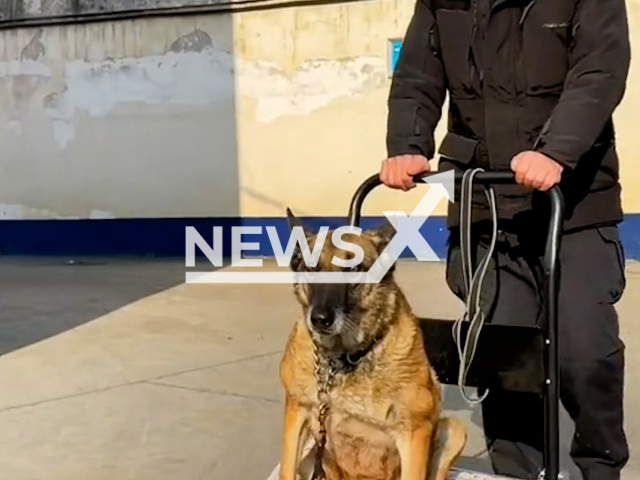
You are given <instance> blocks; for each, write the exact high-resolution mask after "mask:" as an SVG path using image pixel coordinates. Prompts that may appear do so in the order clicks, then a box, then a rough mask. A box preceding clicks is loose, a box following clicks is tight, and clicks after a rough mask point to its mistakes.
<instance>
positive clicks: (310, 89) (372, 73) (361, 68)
mask: <svg viewBox="0 0 640 480" xmlns="http://www.w3.org/2000/svg"><path fill="white" fill-rule="evenodd" d="M239 65H240V66H241V69H240V74H241V75H240V79H241V91H242V94H243V95H248V96H253V97H255V98H256V99H257V101H258V110H257V113H256V115H257V119H258V121H260V122H264V123H270V122H273V121H274V120H276V119H278V118H279V117H281V116H283V115H305V114H308V113H311V112H313V111H314V110H317V109H319V108H322V107H324V106H326V105H328V104H329V102H331V101H333V100H335V99H337V98H340V97H354V96H359V95H364V94H367V93H370V92H371V91H372V90H375V89H378V88H383V87H384V86H385V84H386V82H387V76H386V73H387V71H386V63H385V61H384V59H382V58H379V57H358V58H354V59H348V60H316V61H309V62H306V63H304V64H303V65H302V66H301V67H300V68H299V69H298V70H296V71H295V72H294V74H293V75H292V76H291V77H287V75H286V74H285V73H283V71H282V70H280V69H279V68H278V67H277V66H276V65H274V64H272V63H268V62H240V63H239Z"/></svg>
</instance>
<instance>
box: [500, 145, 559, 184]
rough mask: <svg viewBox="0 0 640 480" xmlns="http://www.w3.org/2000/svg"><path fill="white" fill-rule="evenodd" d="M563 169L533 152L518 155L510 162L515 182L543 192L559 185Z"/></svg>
mask: <svg viewBox="0 0 640 480" xmlns="http://www.w3.org/2000/svg"><path fill="white" fill-rule="evenodd" d="M563 168H564V167H563V166H562V165H560V164H559V163H558V162H556V161H555V160H553V159H551V158H549V157H547V156H546V155H543V154H542V153H539V152H533V151H526V152H522V153H519V154H518V155H516V156H515V157H513V160H511V170H513V171H514V172H515V174H516V182H517V183H518V184H519V185H522V186H524V187H527V188H534V189H537V190H542V191H543V192H545V191H547V190H549V189H550V188H551V187H553V186H555V185H557V184H558V183H560V179H561V177H562V170H563Z"/></svg>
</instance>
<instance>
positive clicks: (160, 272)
mask: <svg viewBox="0 0 640 480" xmlns="http://www.w3.org/2000/svg"><path fill="white" fill-rule="evenodd" d="M266 263H267V264H270V262H266ZM184 271H185V268H184V262H183V261H181V260H176V261H173V260H157V259H146V260H140V259H138V260H114V259H102V260H100V259H98V260H95V259H92V260H91V261H88V262H80V263H78V262H76V263H74V264H69V263H67V262H66V261H63V260H61V259H39V260H33V259H8V258H3V259H2V260H0V287H1V288H2V294H1V295H0V349H1V350H0V351H1V352H2V353H3V355H2V356H0V480H5V479H6V480H45V479H46V480H103V479H104V480H147V479H149V480H151V479H153V480H175V479H179V480H230V479H232V480H264V479H265V478H267V476H268V475H269V474H270V472H271V471H272V470H273V468H274V466H275V465H276V464H277V462H278V456H279V451H280V445H279V442H280V433H281V418H282V391H281V387H280V384H279V380H278V376H277V370H278V363H279V361H280V354H281V352H282V349H283V346H284V342H285V341H286V337H287V335H288V333H289V329H290V328H291V325H292V323H293V321H294V319H295V318H296V316H297V315H298V313H299V308H298V306H297V304H296V302H295V299H294V297H293V295H292V292H291V286H290V285H204V284H203V285H195V284H189V285H187V284H184V283H182V282H183V279H184ZM397 278H398V281H399V283H400V284H401V286H402V287H403V288H404V289H405V292H406V293H407V295H408V297H409V299H410V301H411V303H412V304H413V305H414V308H415V310H416V312H417V313H418V314H419V315H421V316H431V317H442V318H453V317H456V316H457V315H458V314H459V313H460V311H461V310H460V307H461V306H460V304H459V302H457V300H456V299H455V298H454V297H453V296H452V295H451V294H450V292H449V291H448V290H447V288H446V285H445V283H444V269H443V265H442V264H433V263H429V264H425V263H416V262H408V261H401V262H400V263H399V266H398V271H397ZM638 292H640V266H639V265H638V264H629V266H628V287H627V291H626V293H625V296H624V297H623V299H622V301H621V302H620V303H619V305H618V308H619V311H620V314H621V323H622V325H621V327H622V335H623V338H624V340H625V342H626V344H627V352H628V353H627V355H628V357H627V358H628V360H627V393H626V403H627V418H626V422H627V433H628V435H629V439H630V443H631V448H632V460H631V462H630V464H629V466H628V468H627V469H626V471H625V477H624V480H640V463H638V462H637V461H636V459H635V457H634V456H633V455H634V452H635V446H640V414H638V413H637V412H636V411H635V410H634V407H635V406H637V405H640V325H638V323H637V322H636V312H637V311H638V308H639V307H640V299H638V297H637V296H636V295H637V293H638ZM445 393H446V406H447V407H448V409H450V411H451V412H452V414H454V415H458V416H460V417H462V418H464V419H466V420H467V421H468V424H469V427H470V429H471V433H472V435H471V439H470V442H469V445H468V447H467V449H466V451H465V457H466V458H465V459H463V460H462V461H461V462H460V466H462V467H470V468H474V469H479V470H482V471H490V469H489V467H488V464H487V461H486V456H485V454H484V448H483V443H482V437H481V421H482V420H481V417H480V415H479V413H478V412H477V411H470V410H469V409H468V408H466V405H465V404H464V403H463V402H461V401H460V398H459V395H458V392H457V390H456V389H454V388H447V390H446V392H445ZM565 427H566V428H564V429H563V433H562V436H563V440H564V443H565V444H567V441H568V439H569V438H570V435H571V429H570V428H569V426H568V425H567V424H566V416H565ZM563 466H564V467H571V464H570V462H569V461H568V459H567V456H566V448H565V455H564V458H563ZM571 473H572V476H573V478H579V477H578V476H574V475H575V474H576V472H575V469H572V471H571Z"/></svg>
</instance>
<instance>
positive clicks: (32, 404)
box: [0, 351, 281, 413]
mask: <svg viewBox="0 0 640 480" xmlns="http://www.w3.org/2000/svg"><path fill="white" fill-rule="evenodd" d="M279 353H281V351H277V352H269V353H262V354H259V355H253V356H250V357H246V358H241V359H236V360H231V361H228V362H222V363H214V364H210V365H206V366H202V367H198V368H193V369H189V370H184V371H178V372H173V373H168V374H164V375H159V376H156V377H150V378H144V379H141V380H134V381H132V382H127V383H119V384H117V385H110V386H108V387H103V388H96V389H93V390H87V391H85V392H78V393H71V394H68V395H61V396H59V397H53V398H45V399H43V400H38V401H35V402H30V403H23V404H19V405H9V406H8V407H1V408H0V413H3V412H8V411H11V410H18V409H20V408H30V407H38V406H40V405H44V404H47V403H52V402H57V401H60V400H69V399H72V398H78V397H82V396H84V395H91V394H94V393H104V392H108V391H110V390H115V389H117V388H123V387H130V386H133V385H140V384H143V383H152V382H154V381H155V380H161V379H165V378H170V377H174V376H179V375H184V374H187V373H194V372H199V371H202V370H207V369H209V368H218V367H224V366H227V365H234V364H237V363H242V362H245V361H248V360H255V359H259V358H264V357H269V356H271V355H276V354H279ZM169 386H171V385H169ZM210 393H212V392H210ZM248 398H251V397H248ZM254 400H255V399H254Z"/></svg>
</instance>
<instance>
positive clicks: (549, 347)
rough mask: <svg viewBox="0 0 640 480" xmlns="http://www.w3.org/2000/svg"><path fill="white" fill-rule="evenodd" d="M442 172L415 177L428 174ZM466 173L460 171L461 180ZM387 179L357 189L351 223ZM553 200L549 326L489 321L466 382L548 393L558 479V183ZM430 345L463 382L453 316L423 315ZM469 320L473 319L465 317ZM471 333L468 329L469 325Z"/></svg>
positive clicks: (549, 461)
mask: <svg viewBox="0 0 640 480" xmlns="http://www.w3.org/2000/svg"><path fill="white" fill-rule="evenodd" d="M437 173H442V172H431V173H427V174H424V175H418V176H416V177H415V181H416V182H417V183H418V185H420V184H422V185H425V184H424V183H423V181H424V179H425V178H427V177H429V176H431V175H434V174H437ZM461 179H462V176H461V174H458V173H456V176H455V180H456V183H457V184H459V183H460V181H461ZM474 182H477V183H480V184H484V185H490V184H514V183H515V176H514V174H513V173H511V172H480V173H478V174H477V175H476V177H475V178H474ZM381 184H382V182H381V180H380V178H379V176H378V175H377V174H376V175H372V176H371V177H369V178H368V179H367V180H365V182H363V183H362V184H361V185H360V187H359V188H358V189H357V190H356V192H355V193H354V195H353V198H352V200H351V205H350V209H349V225H350V226H359V223H360V215H361V210H362V204H363V203H364V200H365V198H366V196H367V195H368V194H369V193H370V192H371V191H372V190H373V189H374V188H375V187H377V186H378V185H381ZM547 193H548V194H549V196H550V199H551V215H550V224H549V230H548V235H547V242H546V251H545V256H544V273H545V281H546V283H547V284H546V298H545V302H544V304H545V305H544V325H543V326H542V327H533V326H532V327H521V326H509V325H497V324H495V325H494V324H491V323H490V322H489V323H487V324H486V325H485V326H484V327H483V330H482V333H481V334H480V338H479V343H478V349H477V352H476V356H475V361H474V364H472V366H471V368H470V370H469V374H468V376H467V381H466V385H467V386H471V387H484V388H489V389H494V390H497V389H503V390H514V391H523V392H531V393H537V394H540V395H542V396H543V398H544V452H543V453H544V478H545V479H546V480H557V479H558V477H559V475H560V465H559V463H560V459H559V456H560V454H559V443H560V442H559V436H560V435H559V430H560V428H559V411H560V408H559V400H560V397H559V395H560V392H559V385H558V381H559V371H558V287H559V283H558V282H559V268H558V255H559V251H560V243H561V237H562V226H563V223H564V199H563V197H562V194H561V192H560V189H559V188H558V187H557V186H556V187H553V188H552V189H551V190H549V191H548V192H547ZM420 320H421V325H422V329H423V331H424V333H425V335H424V337H425V348H426V351H427V352H428V355H429V359H430V362H431V363H432V364H433V367H434V369H435V370H436V372H437V373H438V375H439V377H440V380H441V382H442V383H444V384H457V378H458V368H459V360H458V356H457V350H456V346H455V344H454V341H453V338H452V335H451V328H452V324H453V320H437V319H427V318H421V319H420ZM465 323H467V322H465ZM463 330H464V332H463V335H465V336H466V331H467V330H466V329H463Z"/></svg>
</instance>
